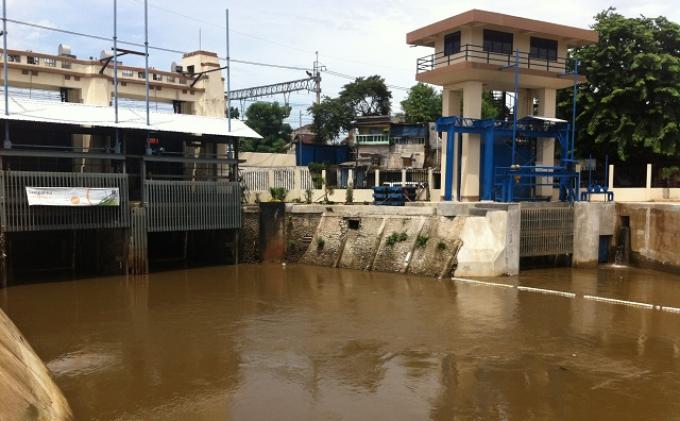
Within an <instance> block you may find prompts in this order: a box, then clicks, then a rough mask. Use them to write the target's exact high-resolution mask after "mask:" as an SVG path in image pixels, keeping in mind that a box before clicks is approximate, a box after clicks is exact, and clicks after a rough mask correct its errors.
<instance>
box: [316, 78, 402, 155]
mask: <svg viewBox="0 0 680 421" xmlns="http://www.w3.org/2000/svg"><path fill="white" fill-rule="evenodd" d="M391 100H392V93H391V92H390V90H389V89H387V86H386V85H385V80H384V79H383V78H382V77H380V76H378V75H374V76H369V77H366V78H363V77H359V78H356V80H354V82H350V83H348V84H346V85H345V86H343V87H342V90H341V91H340V93H339V94H338V97H337V98H330V97H325V98H324V99H323V101H321V103H320V104H314V105H312V106H311V107H310V108H309V111H310V112H311V113H312V116H313V118H314V121H313V123H312V125H313V126H314V130H315V131H316V135H317V141H318V142H326V141H330V140H333V139H335V138H337V137H338V136H339V134H340V133H342V132H343V131H347V130H350V129H351V128H352V121H354V120H355V119H356V118H357V117H360V116H375V115H389V114H390V110H391Z"/></svg>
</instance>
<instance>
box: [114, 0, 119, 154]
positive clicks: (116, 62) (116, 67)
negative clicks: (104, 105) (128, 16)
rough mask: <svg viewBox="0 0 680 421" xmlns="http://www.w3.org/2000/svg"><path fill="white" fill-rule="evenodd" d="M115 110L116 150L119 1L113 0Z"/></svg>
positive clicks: (117, 146) (117, 137)
mask: <svg viewBox="0 0 680 421" xmlns="http://www.w3.org/2000/svg"><path fill="white" fill-rule="evenodd" d="M113 109H114V116H115V122H116V145H115V147H116V148H119V147H120V133H119V131H118V0H113Z"/></svg>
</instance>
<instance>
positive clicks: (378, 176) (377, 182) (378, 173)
mask: <svg viewBox="0 0 680 421" xmlns="http://www.w3.org/2000/svg"><path fill="white" fill-rule="evenodd" d="M375 186H376V187H378V186H380V170H379V169H377V168H376V169H375Z"/></svg>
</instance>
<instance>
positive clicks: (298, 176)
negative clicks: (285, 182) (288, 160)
mask: <svg viewBox="0 0 680 421" xmlns="http://www.w3.org/2000/svg"><path fill="white" fill-rule="evenodd" d="M293 189H294V190H302V170H301V169H300V167H295V170H294V171H293Z"/></svg>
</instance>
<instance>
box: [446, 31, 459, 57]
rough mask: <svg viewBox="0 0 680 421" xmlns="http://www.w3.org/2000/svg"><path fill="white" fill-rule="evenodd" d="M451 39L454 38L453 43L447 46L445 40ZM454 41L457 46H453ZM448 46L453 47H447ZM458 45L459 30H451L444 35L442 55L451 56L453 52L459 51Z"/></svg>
mask: <svg viewBox="0 0 680 421" xmlns="http://www.w3.org/2000/svg"><path fill="white" fill-rule="evenodd" d="M451 39H454V40H453V44H452V45H449V46H447V41H450V40H451ZM456 42H457V43H458V48H455V47H456ZM448 47H453V48H448ZM460 47H461V43H460V31H456V32H451V33H450V34H446V35H444V55H445V56H447V57H448V56H452V55H454V54H458V53H460Z"/></svg>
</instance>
